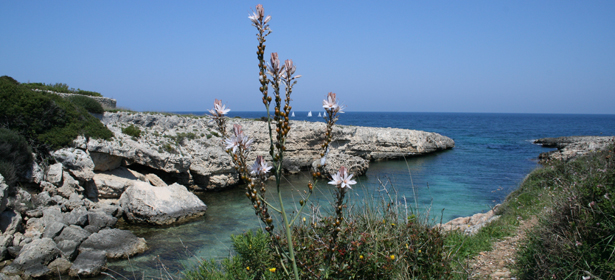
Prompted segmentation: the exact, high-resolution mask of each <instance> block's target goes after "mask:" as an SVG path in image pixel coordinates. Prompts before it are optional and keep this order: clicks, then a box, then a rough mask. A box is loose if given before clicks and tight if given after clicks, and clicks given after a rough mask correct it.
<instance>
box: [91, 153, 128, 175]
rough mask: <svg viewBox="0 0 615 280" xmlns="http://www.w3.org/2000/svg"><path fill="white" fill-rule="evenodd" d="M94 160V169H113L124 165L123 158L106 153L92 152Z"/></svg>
mask: <svg viewBox="0 0 615 280" xmlns="http://www.w3.org/2000/svg"><path fill="white" fill-rule="evenodd" d="M90 157H91V158H92V162H94V171H108V170H113V169H116V168H118V167H120V166H121V165H122V160H123V158H121V157H118V156H114V155H110V154H105V153H96V152H92V153H90Z"/></svg>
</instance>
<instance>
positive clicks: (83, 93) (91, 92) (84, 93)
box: [73, 89, 103, 97]
mask: <svg viewBox="0 0 615 280" xmlns="http://www.w3.org/2000/svg"><path fill="white" fill-rule="evenodd" d="M73 93H74V94H81V95H87V96H97V97H102V96H103V95H102V94H100V93H98V92H95V91H89V90H82V89H77V91H75V92H73Z"/></svg>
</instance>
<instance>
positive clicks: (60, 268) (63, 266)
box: [47, 258, 72, 275]
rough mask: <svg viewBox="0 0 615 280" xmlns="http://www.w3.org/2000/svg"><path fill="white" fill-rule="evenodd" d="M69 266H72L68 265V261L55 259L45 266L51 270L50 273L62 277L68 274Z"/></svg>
mask: <svg viewBox="0 0 615 280" xmlns="http://www.w3.org/2000/svg"><path fill="white" fill-rule="evenodd" d="M71 265H72V264H71V263H70V261H69V260H67V259H65V258H57V259H55V260H54V261H52V262H51V263H49V265H47V268H49V270H51V273H52V274H54V275H63V274H67V273H68V270H69V269H70V267H71Z"/></svg>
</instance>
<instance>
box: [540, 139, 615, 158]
mask: <svg viewBox="0 0 615 280" xmlns="http://www.w3.org/2000/svg"><path fill="white" fill-rule="evenodd" d="M534 144H539V145H542V146H543V147H546V148H557V150H555V151H550V152H546V153H541V154H540V155H539V156H538V158H539V159H540V161H541V162H544V161H547V160H570V159H572V158H575V157H577V156H581V155H585V154H588V153H590V152H594V151H599V150H606V149H607V148H608V147H609V146H610V145H613V144H615V137H614V136H565V137H557V138H541V139H537V140H534Z"/></svg>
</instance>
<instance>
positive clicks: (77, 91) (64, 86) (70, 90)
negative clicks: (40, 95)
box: [21, 83, 102, 97]
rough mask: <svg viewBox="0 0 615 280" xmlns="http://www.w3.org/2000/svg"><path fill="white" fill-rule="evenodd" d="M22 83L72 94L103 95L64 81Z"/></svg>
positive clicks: (35, 87) (27, 85) (29, 86)
mask: <svg viewBox="0 0 615 280" xmlns="http://www.w3.org/2000/svg"><path fill="white" fill-rule="evenodd" d="M21 85H23V86H24V87H27V88H29V89H40V90H49V91H54V92H60V93H72V94H80V95H87V96H98V97H102V94H100V93H98V92H95V91H88V90H82V89H74V88H69V87H68V85H67V84H63V83H55V84H44V83H23V84H21Z"/></svg>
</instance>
